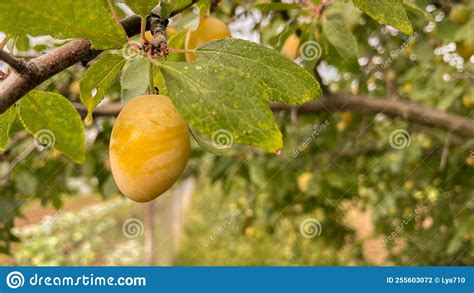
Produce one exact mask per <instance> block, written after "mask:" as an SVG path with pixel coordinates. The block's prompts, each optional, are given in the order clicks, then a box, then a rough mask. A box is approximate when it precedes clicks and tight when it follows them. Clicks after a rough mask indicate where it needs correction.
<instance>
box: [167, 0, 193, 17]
mask: <svg viewBox="0 0 474 293" xmlns="http://www.w3.org/2000/svg"><path fill="white" fill-rule="evenodd" d="M192 3H193V1H192V0H161V17H162V18H169V17H170V16H171V14H172V13H173V12H174V11H178V10H180V9H183V8H186V7H187V6H189V5H191V4H192Z"/></svg>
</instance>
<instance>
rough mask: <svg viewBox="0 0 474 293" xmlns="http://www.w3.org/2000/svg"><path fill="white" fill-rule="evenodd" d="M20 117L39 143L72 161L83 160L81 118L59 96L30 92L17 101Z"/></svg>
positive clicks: (84, 152)
mask: <svg viewBox="0 0 474 293" xmlns="http://www.w3.org/2000/svg"><path fill="white" fill-rule="evenodd" d="M19 113H20V119H21V121H22V123H23V125H24V126H25V128H26V130H27V131H28V132H29V133H31V134H33V135H34V136H35V137H36V138H37V139H38V141H39V142H41V143H42V144H44V145H47V146H51V147H54V148H55V149H57V150H59V151H61V152H63V153H64V154H65V155H66V156H68V157H70V158H71V159H72V160H74V161H76V162H78V163H82V162H83V161H84V160H85V156H86V150H85V145H84V127H83V125H82V121H81V117H80V116H79V114H78V113H77V112H76V110H75V109H74V107H73V106H72V104H71V103H70V102H69V101H68V100H67V99H66V98H65V97H63V96H61V95H59V94H56V93H52V92H42V91H32V92H30V93H28V94H27V95H26V96H24V97H23V99H21V101H20V108H19Z"/></svg>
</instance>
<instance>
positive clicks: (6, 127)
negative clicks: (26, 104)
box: [0, 107, 16, 151]
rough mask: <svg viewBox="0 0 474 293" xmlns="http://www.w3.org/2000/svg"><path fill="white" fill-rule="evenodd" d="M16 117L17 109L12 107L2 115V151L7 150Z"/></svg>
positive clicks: (0, 139)
mask: <svg viewBox="0 0 474 293" xmlns="http://www.w3.org/2000/svg"><path fill="white" fill-rule="evenodd" d="M15 117H16V109H15V107H10V108H9V109H8V110H6V111H5V112H3V114H0V151H4V150H5V149H6V148H7V145H8V135H9V134H10V127H11V126H12V124H13V122H14V121H15Z"/></svg>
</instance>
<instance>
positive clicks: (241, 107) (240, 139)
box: [158, 61, 283, 152]
mask: <svg viewBox="0 0 474 293" xmlns="http://www.w3.org/2000/svg"><path fill="white" fill-rule="evenodd" d="M158 66H159V68H160V70H161V71H162V73H163V75H164V78H165V82H166V87H167V89H168V93H169V95H170V97H171V99H172V100H173V102H174V104H175V105H176V107H178V109H179V110H180V112H181V113H182V115H183V116H184V117H185V118H186V119H187V120H188V121H189V122H190V123H191V125H192V126H193V127H195V128H196V129H197V130H198V131H200V132H201V133H202V134H204V135H207V136H209V137H214V136H216V135H217V136H219V135H220V134H222V135H223V136H227V137H226V140H227V141H231V142H235V143H240V144H249V145H254V146H257V147H261V148H264V149H266V150H268V151H270V152H277V151H278V150H280V149H281V148H282V145H283V142H282V135H281V133H280V130H279V129H278V125H277V124H276V123H275V120H274V117H273V113H272V111H271V110H270V109H269V107H268V102H267V100H268V97H267V95H268V92H267V90H266V89H265V88H264V87H262V86H261V85H260V84H259V83H258V82H257V81H256V80H255V79H254V78H253V75H251V74H249V73H248V72H244V71H242V70H240V69H238V68H232V67H225V66H223V65H221V64H217V63H207V62H205V61H204V62H203V61H198V62H194V63H178V62H166V63H161V64H159V65H158ZM229 136H230V137H229Z"/></svg>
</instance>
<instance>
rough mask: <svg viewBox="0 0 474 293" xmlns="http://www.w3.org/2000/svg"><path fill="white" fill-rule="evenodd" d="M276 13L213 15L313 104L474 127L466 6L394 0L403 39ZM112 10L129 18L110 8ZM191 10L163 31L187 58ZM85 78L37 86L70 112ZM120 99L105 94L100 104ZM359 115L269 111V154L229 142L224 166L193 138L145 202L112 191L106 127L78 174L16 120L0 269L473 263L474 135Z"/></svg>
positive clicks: (0, 231) (223, 7)
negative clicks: (301, 86) (272, 121)
mask: <svg viewBox="0 0 474 293" xmlns="http://www.w3.org/2000/svg"><path fill="white" fill-rule="evenodd" d="M269 2H272V3H270V4H269ZM283 2H284V3H283V4H282V3H279V1H231V0H224V1H220V3H219V4H218V5H217V6H215V7H214V9H213V10H212V12H211V13H212V15H213V17H218V18H220V19H222V20H223V21H225V22H226V23H227V24H228V25H229V27H230V29H231V31H232V35H233V37H236V38H243V39H248V40H252V41H255V42H259V43H262V44H265V45H268V46H272V47H274V48H275V49H276V50H279V51H283V53H284V54H286V55H287V56H288V57H289V58H292V59H294V60H295V62H297V63H299V64H301V65H302V66H304V67H305V68H306V69H308V70H309V71H310V72H312V73H314V74H315V75H316V77H317V78H318V79H319V80H320V81H321V83H322V87H323V90H324V92H325V93H329V92H333V93H339V92H345V93H350V94H353V95H356V94H362V95H365V96H368V97H376V98H378V99H390V98H392V96H396V99H400V100H404V101H413V102H416V103H418V104H422V105H426V106H430V107H432V108H435V109H438V110H442V111H446V112H451V113H453V114H456V115H459V116H462V117H466V119H472V118H473V117H474V115H473V109H474V88H473V83H472V78H473V65H474V58H473V56H472V54H473V50H474V37H473V31H472V29H473V27H474V23H473V18H472V17H473V16H474V14H473V13H472V5H473V3H472V1H427V0H416V1H404V2H405V4H404V7H405V10H406V14H407V17H408V18H409V20H410V22H411V23H412V25H413V30H414V34H413V35H411V36H405V35H404V34H403V33H401V32H400V31H398V30H396V29H395V28H393V27H390V26H387V25H380V24H379V23H377V22H376V21H374V20H373V19H372V18H370V17H369V16H368V15H367V14H364V13H362V12H361V11H360V10H359V9H357V8H355V7H354V6H353V5H352V4H351V3H350V2H349V3H345V1H333V2H334V3H332V2H331V1H323V2H324V3H321V1H298V2H296V1H283ZM459 5H464V6H459ZM460 7H461V8H463V9H460ZM453 9H458V10H459V11H458V12H459V13H458V15H456V14H455V13H452V12H451V11H452V10H453ZM116 10H117V12H118V13H119V15H120V16H121V17H125V16H126V15H130V14H132V13H133V12H132V11H131V10H130V9H129V8H127V7H126V6H125V5H124V4H120V3H118V4H117V6H116ZM466 11H468V13H466ZM91 13H93V12H91ZM201 13H203V12H202V11H200V10H199V9H197V8H191V9H187V10H185V11H184V12H183V13H181V14H179V15H177V16H176V17H174V18H173V19H172V20H171V23H170V26H169V29H168V30H169V36H170V38H171V39H170V44H171V46H173V47H175V48H182V47H183V43H184V38H185V36H186V33H187V31H188V30H193V29H195V28H196V27H197V25H198V23H199V15H200V14H201ZM204 13H206V12H204ZM330 16H335V17H337V18H339V19H340V20H341V21H342V24H343V26H342V27H339V28H338V30H336V31H335V32H333V33H336V35H337V36H339V37H340V42H339V43H338V41H337V40H334V35H328V32H327V31H324V30H323V29H322V22H323V18H324V17H330ZM0 31H1V28H0ZM4 36H5V35H4V34H0V40H1V39H3V38H4ZM354 40H355V42H354ZM341 42H342V45H340V44H341ZM63 43H64V41H62V40H58V39H53V38H51V37H47V36H45V37H31V36H27V35H25V36H18V37H17V38H14V39H11V40H10V41H9V42H8V43H7V44H6V49H7V50H9V51H10V52H12V53H14V54H16V55H18V56H22V57H25V58H33V57H35V56H38V55H40V54H44V53H47V52H49V51H50V50H53V49H54V48H55V47H57V46H60V45H61V44H63ZM354 43H356V45H355V47H354ZM285 44H286V46H285ZM338 44H339V45H338ZM344 46H346V48H345V49H344ZM351 46H352V47H351ZM0 64H1V67H0V69H1V71H2V72H4V73H8V68H7V66H6V65H4V64H3V63H0ZM126 66H127V65H126ZM129 66H130V67H132V68H131V69H132V70H134V71H130V70H129V71H128V76H127V77H122V78H128V79H130V84H132V85H138V86H141V84H142V83H143V81H142V80H143V74H142V73H143V71H146V69H143V68H140V66H139V65H133V64H129ZM84 72H85V68H84V67H83V66H82V65H81V64H78V65H75V66H73V67H71V68H70V69H68V70H66V71H64V72H62V73H61V74H59V75H57V76H55V77H53V78H51V79H50V80H48V81H47V82H45V83H44V84H42V85H41V86H40V87H41V88H42V89H44V90H50V91H56V92H58V91H59V92H60V93H61V94H63V95H64V96H66V97H68V98H69V99H71V100H72V101H79V82H78V81H79V80H80V78H81V77H82V75H83V73H84ZM0 82H1V81H0ZM146 82H147V81H146V78H145V88H146ZM127 90H129V89H126V88H125V89H124V88H121V86H120V83H119V82H116V83H115V84H114V86H113V89H112V91H111V92H110V94H109V95H108V96H107V98H106V99H105V100H104V102H103V104H107V103H112V102H120V101H123V100H124V99H123V95H125V94H126V92H127ZM359 112H361V111H357V109H355V110H353V111H324V110H322V111H315V112H314V113H311V112H305V113H299V112H297V111H282V112H278V111H276V112H275V116H276V118H277V121H278V122H279V125H280V127H281V129H282V132H283V134H284V142H285V148H284V150H283V152H282V154H281V155H280V156H276V155H272V154H267V153H264V152H262V151H260V150H257V149H254V148H250V147H243V146H236V145H233V144H232V137H224V138H221V139H224V140H226V139H227V142H228V144H229V146H231V147H230V148H229V149H227V150H226V151H225V152H223V154H215V153H212V152H208V151H206V150H204V149H203V148H202V147H200V146H199V145H198V144H197V143H196V142H195V141H194V140H193V141H192V143H193V149H192V153H191V159H190V162H189V164H188V166H187V169H186V171H185V175H184V176H183V178H182V180H181V181H179V182H178V183H177V184H176V185H175V186H174V187H173V188H172V190H170V191H168V192H167V193H165V194H164V195H162V196H161V197H159V198H158V199H157V200H155V201H154V202H153V203H151V204H137V203H133V202H131V201H129V200H128V199H126V198H125V197H123V196H122V195H120V194H119V192H118V190H117V187H116V186H115V183H114V180H113V178H112V176H111V174H110V166H109V164H108V145H109V139H110V133H111V128H112V125H113V122H114V119H115V118H114V117H100V118H96V119H95V121H94V124H92V125H90V126H87V127H86V141H87V159H86V162H85V164H84V165H77V164H74V163H73V162H71V161H70V160H68V159H67V158H65V157H64V156H63V155H62V154H61V153H59V152H58V151H56V150H54V149H52V148H43V147H41V145H39V144H38V143H35V142H34V140H33V138H31V136H28V135H26V133H25V131H24V130H23V128H22V127H21V123H19V122H16V124H15V125H14V126H13V129H12V131H11V134H10V144H9V147H8V149H7V150H6V152H4V153H3V154H1V155H0V174H1V178H0V219H1V221H0V248H1V252H2V254H0V264H2V265H473V264H474V256H473V244H474V230H473V229H472V227H473V226H474V217H473V213H472V211H473V208H474V201H473V199H474V179H473V178H474V140H473V139H472V135H471V138H469V137H463V136H459V135H458V134H455V133H452V132H449V131H446V130H444V129H441V128H437V127H428V126H423V125H420V124H416V123H412V122H408V121H407V120H406V119H404V118H403V117H398V118H393V117H389V116H387V115H384V114H380V113H379V114H368V115H366V114H361V113H359ZM401 116H402V115H401ZM223 135H225V133H224V134H223Z"/></svg>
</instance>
